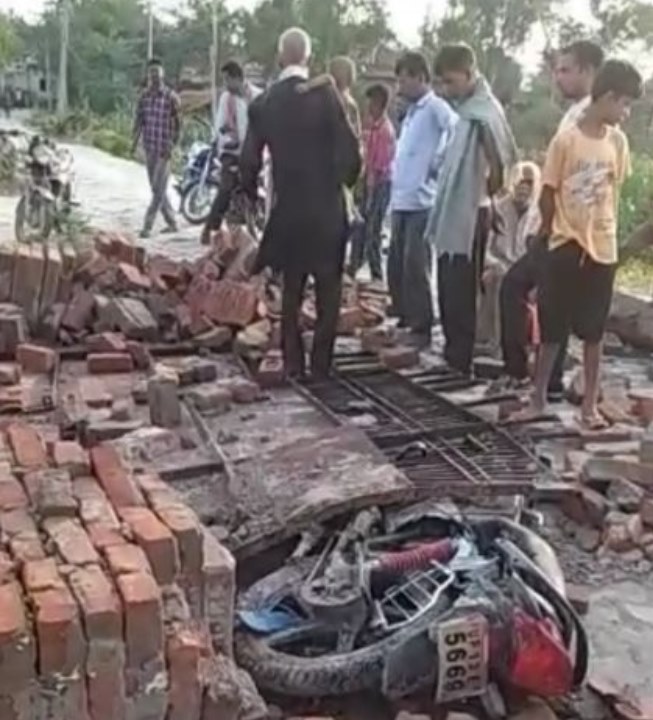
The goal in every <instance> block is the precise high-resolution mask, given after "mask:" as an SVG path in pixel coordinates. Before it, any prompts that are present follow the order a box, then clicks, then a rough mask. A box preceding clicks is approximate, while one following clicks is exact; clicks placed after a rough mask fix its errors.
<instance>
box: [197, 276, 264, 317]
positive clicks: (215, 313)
mask: <svg viewBox="0 0 653 720" xmlns="http://www.w3.org/2000/svg"><path fill="white" fill-rule="evenodd" d="M257 304H258V296H257V291H256V288H255V287H253V286H252V285H249V284H248V283H239V282H233V281H231V280H220V281H218V282H215V283H213V284H212V285H211V286H210V289H209V290H208V292H207V293H206V295H204V298H203V300H202V309H203V312H204V314H205V315H206V316H207V317H208V318H209V319H210V320H213V321H214V322H216V323H218V324H219V325H234V326H236V327H241V328H244V327H247V326H248V325H249V324H250V323H251V322H252V321H253V320H254V318H255V316H256V306H257Z"/></svg>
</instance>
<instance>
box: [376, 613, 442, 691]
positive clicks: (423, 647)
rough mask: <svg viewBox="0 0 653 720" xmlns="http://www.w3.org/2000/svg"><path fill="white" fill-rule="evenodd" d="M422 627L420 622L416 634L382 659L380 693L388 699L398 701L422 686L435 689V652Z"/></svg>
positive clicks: (436, 664) (436, 657) (436, 673)
mask: <svg viewBox="0 0 653 720" xmlns="http://www.w3.org/2000/svg"><path fill="white" fill-rule="evenodd" d="M431 621H432V618H431ZM423 624H424V623H423V622H420V623H419V626H420V627H419V631H417V632H416V633H415V635H413V636H412V637H410V638H409V639H408V640H405V641H404V642H403V643H400V644H399V645H397V646H396V647H394V648H393V649H392V650H391V652H390V653H389V654H388V655H387V656H386V661H385V666H384V668H383V678H382V686H381V690H382V692H383V695H384V697H386V698H388V699H389V700H401V699H402V698H405V697H408V696H410V695H414V694H415V693H417V692H419V691H420V690H423V689H424V688H426V687H435V684H436V682H437V677H438V653H437V650H436V648H435V647H434V646H433V643H432V642H431V641H430V639H429V636H428V632H427V631H426V628H424V627H422V626H423ZM416 629H417V628H416Z"/></svg>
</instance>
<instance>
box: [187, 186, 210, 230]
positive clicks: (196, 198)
mask: <svg viewBox="0 0 653 720" xmlns="http://www.w3.org/2000/svg"><path fill="white" fill-rule="evenodd" d="M217 194H218V186H217V185H215V184H213V183H207V184H206V185H204V188H200V186H199V184H197V183H196V184H193V185H191V186H189V187H188V188H186V190H185V191H184V192H183V194H182V196H181V207H180V209H181V214H182V215H183V216H184V218H186V220H187V221H188V222H189V223H190V224H191V225H203V224H204V223H205V222H206V221H207V220H208V218H209V213H210V212H211V205H213V201H214V200H215V197H216V195H217Z"/></svg>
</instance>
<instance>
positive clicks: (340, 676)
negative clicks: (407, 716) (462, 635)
mask: <svg viewBox="0 0 653 720" xmlns="http://www.w3.org/2000/svg"><path fill="white" fill-rule="evenodd" d="M302 567H306V568H308V570H307V572H308V571H309V570H310V567H312V563H309V565H305V566H304V565H303V563H300V567H299V568H298V569H297V570H299V571H301V569H302ZM297 570H291V571H290V573H289V569H288V568H280V569H279V570H278V571H277V572H274V573H272V574H271V575H268V576H266V577H265V578H263V579H262V580H260V581H259V582H257V583H255V584H254V585H252V586H251V587H250V588H249V589H248V590H246V591H245V592H244V593H243V595H242V596H241V603H240V604H241V605H242V606H245V607H252V606H254V607H255V606H256V604H257V601H258V600H260V599H263V598H265V597H269V595H270V594H275V595H276V594H278V593H279V591H280V588H281V587H282V586H283V585H284V584H285V583H286V582H288V581H289V580H292V579H294V580H296V579H297V577H298V575H297V574H296V573H297ZM305 574H306V573H304V576H305ZM281 594H283V593H281ZM429 622H430V618H428V617H423V618H419V619H418V620H416V621H415V622H414V623H411V624H410V625H409V626H408V627H405V628H402V629H401V630H399V631H397V632H396V633H394V634H392V635H389V636H388V637H385V638H383V639H381V640H379V641H378V642H376V643H374V644H372V645H369V646H367V647H364V648H361V649H359V650H355V651H353V652H348V653H341V654H333V655H322V656H320V657H312V658H311V657H299V656H296V655H289V654H288V653H285V652H282V651H280V650H276V649H274V648H272V647H270V645H269V644H268V643H267V642H266V639H265V638H264V637H261V636H258V635H255V634H253V633H250V632H246V631H240V630H239V631H236V633H235V637H234V645H235V653H236V660H237V662H238V665H239V666H240V667H242V668H243V669H244V670H247V672H249V673H250V675H251V676H252V678H253V679H254V682H255V683H256V685H257V686H258V687H259V688H260V689H262V690H268V691H272V692H276V693H281V694H283V695H288V696H291V697H304V698H316V697H331V696H336V695H345V694H351V693H358V692H365V691H370V690H373V691H379V692H380V691H381V688H382V682H383V670H384V666H385V660H386V658H387V656H388V653H389V652H390V650H391V649H392V648H394V646H395V645H396V644H397V643H399V644H402V643H404V642H406V641H407V640H409V639H410V638H412V637H413V636H414V635H415V634H416V633H419V632H425V630H426V628H427V627H428V624H429Z"/></svg>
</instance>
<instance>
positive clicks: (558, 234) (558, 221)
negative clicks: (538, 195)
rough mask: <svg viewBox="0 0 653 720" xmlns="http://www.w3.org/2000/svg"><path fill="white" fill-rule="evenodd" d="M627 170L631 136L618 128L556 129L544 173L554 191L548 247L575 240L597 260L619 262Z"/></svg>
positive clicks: (605, 262) (608, 262) (574, 127)
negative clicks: (598, 131) (601, 131)
mask: <svg viewBox="0 0 653 720" xmlns="http://www.w3.org/2000/svg"><path fill="white" fill-rule="evenodd" d="M629 173H630V151H629V149H628V139H627V138H626V136H625V135H624V133H623V132H622V131H621V130H619V129H618V128H614V127H608V128H606V132H605V135H604V137H603V138H601V139H596V138H591V137H588V136H587V135H585V134H584V133H583V132H582V130H581V129H580V128H579V127H578V126H577V125H574V126H572V127H570V128H568V129H566V130H563V131H562V132H560V133H558V135H556V137H555V138H554V139H553V141H552V142H551V145H550V146H549V151H548V153H547V157H546V163H545V164H544V172H543V176H542V183H543V185H548V186H549V187H551V188H553V189H554V190H555V216H554V219H553V235H552V237H551V242H550V247H551V248H552V249H554V248H556V247H560V246H561V245H564V244H565V243H567V242H571V241H575V242H577V243H578V244H579V245H580V246H581V247H582V248H583V250H585V252H586V253H587V254H588V255H589V256H590V257H591V258H592V259H593V260H595V261H596V262H598V263H602V264H604V265H611V264H613V263H616V262H617V210H618V205H619V190H620V187H621V185H622V183H623V182H624V180H625V179H626V177H627V176H628V174H629Z"/></svg>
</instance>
